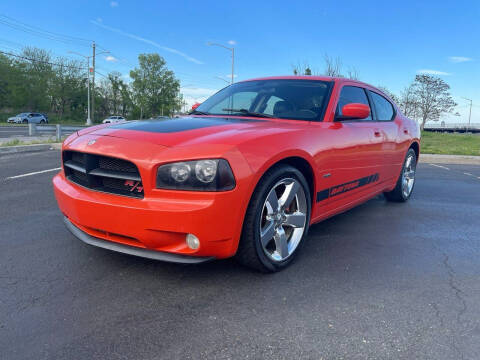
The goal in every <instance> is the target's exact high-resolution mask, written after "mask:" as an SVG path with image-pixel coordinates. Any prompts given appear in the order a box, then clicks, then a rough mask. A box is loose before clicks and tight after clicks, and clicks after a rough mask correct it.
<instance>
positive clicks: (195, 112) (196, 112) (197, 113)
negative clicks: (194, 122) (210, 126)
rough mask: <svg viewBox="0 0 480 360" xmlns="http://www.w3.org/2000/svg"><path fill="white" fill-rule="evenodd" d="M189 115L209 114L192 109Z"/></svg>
mask: <svg viewBox="0 0 480 360" xmlns="http://www.w3.org/2000/svg"><path fill="white" fill-rule="evenodd" d="M190 115H210V113H208V112H204V111H198V110H193V111H192V112H191V113H190Z"/></svg>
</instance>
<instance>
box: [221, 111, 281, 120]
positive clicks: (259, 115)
mask: <svg viewBox="0 0 480 360" xmlns="http://www.w3.org/2000/svg"><path fill="white" fill-rule="evenodd" d="M222 111H230V112H236V113H241V114H243V115H247V116H254V117H262V118H274V117H275V116H272V115H268V114H264V113H258V112H253V111H248V110H247V109H222Z"/></svg>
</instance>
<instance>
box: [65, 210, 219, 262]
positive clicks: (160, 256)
mask: <svg viewBox="0 0 480 360" xmlns="http://www.w3.org/2000/svg"><path fill="white" fill-rule="evenodd" d="M63 221H64V222H65V225H66V226H67V229H68V230H70V232H71V233H72V234H73V235H75V236H76V237H77V238H79V239H80V240H82V241H83V242H84V243H86V244H89V245H93V246H97V247H100V248H103V249H107V250H112V251H116V252H120V253H123V254H128V255H134V256H140V257H143V258H147V259H153V260H160V261H167V262H172V263H178V264H199V263H203V262H206V261H210V260H213V259H215V258H214V257H213V256H203V257H200V256H188V255H179V254H171V253H166V252H162V251H154V250H147V249H142V248H137V247H134V246H128V245H124V244H118V243H115V242H112V241H107V240H102V239H99V238H97V237H94V236H91V235H89V234H87V233H86V232H84V231H82V230H81V229H79V228H78V227H76V226H75V225H74V224H73V223H72V222H71V221H70V220H69V219H68V218H67V217H64V218H63Z"/></svg>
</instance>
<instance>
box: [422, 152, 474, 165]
mask: <svg viewBox="0 0 480 360" xmlns="http://www.w3.org/2000/svg"><path fill="white" fill-rule="evenodd" d="M420 162H422V163H439V164H469V165H480V156H473V155H440V154H420Z"/></svg>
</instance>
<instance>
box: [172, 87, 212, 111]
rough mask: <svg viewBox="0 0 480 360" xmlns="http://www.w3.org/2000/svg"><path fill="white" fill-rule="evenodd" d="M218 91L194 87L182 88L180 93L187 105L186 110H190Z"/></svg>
mask: <svg viewBox="0 0 480 360" xmlns="http://www.w3.org/2000/svg"><path fill="white" fill-rule="evenodd" d="M217 91H218V89H208V88H196V87H182V88H180V93H181V94H182V95H183V100H185V103H186V104H187V109H190V108H191V107H192V105H193V104H195V103H202V102H204V101H205V100H207V99H208V98H209V97H210V96H211V95H213V94H215V93H216V92H217Z"/></svg>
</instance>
